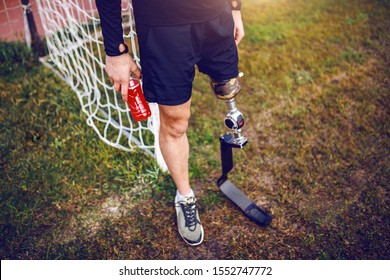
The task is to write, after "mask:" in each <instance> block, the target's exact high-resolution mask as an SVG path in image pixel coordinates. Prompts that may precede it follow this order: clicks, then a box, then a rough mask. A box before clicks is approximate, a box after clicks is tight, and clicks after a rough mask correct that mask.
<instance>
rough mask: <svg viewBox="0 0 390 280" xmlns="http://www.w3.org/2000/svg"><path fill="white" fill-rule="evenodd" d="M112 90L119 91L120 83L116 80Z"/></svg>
mask: <svg viewBox="0 0 390 280" xmlns="http://www.w3.org/2000/svg"><path fill="white" fill-rule="evenodd" d="M114 90H115V91H120V90H121V84H120V83H118V82H114Z"/></svg>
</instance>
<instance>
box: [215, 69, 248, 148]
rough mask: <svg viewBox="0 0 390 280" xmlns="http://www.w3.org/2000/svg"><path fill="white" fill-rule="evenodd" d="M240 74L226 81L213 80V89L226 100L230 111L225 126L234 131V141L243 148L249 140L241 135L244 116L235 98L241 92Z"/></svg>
mask: <svg viewBox="0 0 390 280" xmlns="http://www.w3.org/2000/svg"><path fill="white" fill-rule="evenodd" d="M242 76H243V74H242V73H240V74H239V75H238V77H237V78H233V79H230V80H225V81H214V80H211V82H210V84H211V88H212V90H213V92H214V94H215V96H216V97H217V98H218V99H221V100H224V101H225V102H226V106H227V109H228V113H227V115H226V117H225V120H224V122H225V126H226V127H227V128H228V129H230V130H232V131H233V136H234V138H233V139H232V141H233V143H234V144H235V145H238V146H240V148H242V147H243V146H244V145H245V144H246V143H247V138H246V137H244V136H242V135H241V128H242V127H243V126H244V124H245V120H244V116H243V115H242V114H241V112H240V111H239V110H238V108H237V106H236V102H235V100H234V97H235V96H236V95H237V94H238V93H239V92H240V90H241V83H240V77H242Z"/></svg>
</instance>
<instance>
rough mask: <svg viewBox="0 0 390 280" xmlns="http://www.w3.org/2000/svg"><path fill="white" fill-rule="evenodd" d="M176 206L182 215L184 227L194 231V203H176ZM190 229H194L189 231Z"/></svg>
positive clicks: (195, 221)
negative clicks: (177, 205)
mask: <svg viewBox="0 0 390 280" xmlns="http://www.w3.org/2000/svg"><path fill="white" fill-rule="evenodd" d="M178 204H179V205H180V207H181V209H182V210H183V213H184V220H185V226H186V227H188V229H189V230H195V229H196V224H197V220H196V205H195V202H178ZM191 227H194V229H191Z"/></svg>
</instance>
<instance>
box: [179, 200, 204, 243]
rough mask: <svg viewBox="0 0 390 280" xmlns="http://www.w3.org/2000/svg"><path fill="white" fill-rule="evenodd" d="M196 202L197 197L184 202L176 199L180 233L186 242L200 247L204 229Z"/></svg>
mask: <svg viewBox="0 0 390 280" xmlns="http://www.w3.org/2000/svg"><path fill="white" fill-rule="evenodd" d="M195 202H196V199H195V197H189V198H187V199H186V200H184V201H177V198H175V207H176V214H177V227H178V229H179V233H180V235H181V237H182V238H183V239H184V241H185V242H187V243H188V244H190V245H192V246H196V245H199V244H200V243H202V241H203V227H202V225H201V224H200V220H199V214H198V209H196V205H195Z"/></svg>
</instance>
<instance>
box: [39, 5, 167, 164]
mask: <svg viewBox="0 0 390 280" xmlns="http://www.w3.org/2000/svg"><path fill="white" fill-rule="evenodd" d="M37 4H38V11H39V16H40V19H41V22H42V26H43V29H44V33H45V38H46V42H47V49H48V55H47V56H46V57H43V58H41V62H42V63H43V64H44V65H46V66H47V67H49V68H50V69H51V70H53V71H54V72H55V73H56V74H57V75H58V76H59V77H61V78H62V79H63V80H64V81H65V82H66V83H67V84H68V85H69V86H70V87H71V88H72V89H73V90H74V91H75V93H76V94H77V97H78V99H79V101H80V105H81V109H82V111H83V112H84V113H85V115H86V118H87V119H86V122H87V124H88V125H89V126H91V127H92V128H93V130H94V131H95V132H96V134H97V135H98V137H99V138H100V139H101V140H103V141H104V142H105V143H107V144H108V145H111V146H113V147H116V148H119V149H122V150H125V151H131V150H133V149H134V148H140V149H142V150H143V151H145V152H146V153H147V154H149V155H151V156H153V157H154V158H155V159H156V161H157V163H158V165H159V166H160V168H161V169H162V170H163V171H167V167H166V164H165V162H164V160H163V158H162V155H161V152H160V148H159V144H158V133H159V111H158V106H157V104H155V103H150V107H151V111H152V116H151V117H150V118H149V119H148V120H147V121H142V122H136V121H134V120H133V119H132V117H131V114H130V112H129V108H128V106H127V104H126V103H125V102H123V101H122V98H121V95H120V93H118V92H115V90H114V88H113V86H112V85H111V84H110V82H109V79H108V77H107V75H106V73H105V71H104V67H105V64H104V56H105V53H104V45H103V38H102V32H101V27H100V20H99V17H98V12H97V10H96V6H95V1H94V0H68V1H59V0H37ZM122 19H123V30H124V38H125V41H126V43H127V44H128V46H129V49H130V52H131V55H132V57H133V59H134V61H135V62H136V63H137V65H138V66H140V63H139V62H140V59H139V52H138V44H137V35H136V30H135V24H134V17H133V7H132V3H131V0H122Z"/></svg>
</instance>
